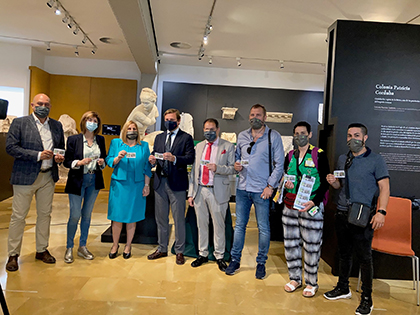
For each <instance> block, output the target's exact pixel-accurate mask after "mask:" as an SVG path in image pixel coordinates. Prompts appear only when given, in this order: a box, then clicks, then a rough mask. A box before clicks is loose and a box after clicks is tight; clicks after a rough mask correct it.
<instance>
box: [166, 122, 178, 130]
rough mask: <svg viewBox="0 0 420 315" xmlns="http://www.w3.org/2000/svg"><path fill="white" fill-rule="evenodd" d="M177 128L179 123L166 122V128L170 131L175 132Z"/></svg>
mask: <svg viewBox="0 0 420 315" xmlns="http://www.w3.org/2000/svg"><path fill="white" fill-rule="evenodd" d="M176 127H178V122H176V121H171V120H166V121H165V128H166V129H168V130H169V131H172V130H174V129H175V128H176Z"/></svg>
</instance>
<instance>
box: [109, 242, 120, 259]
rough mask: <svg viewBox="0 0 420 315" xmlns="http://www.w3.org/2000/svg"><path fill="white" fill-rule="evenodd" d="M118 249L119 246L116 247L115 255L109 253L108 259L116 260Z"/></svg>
mask: <svg viewBox="0 0 420 315" xmlns="http://www.w3.org/2000/svg"><path fill="white" fill-rule="evenodd" d="M119 249H120V245H118V247H117V251H116V252H115V253H111V252H109V255H108V256H109V259H114V258H117V256H118V250H119Z"/></svg>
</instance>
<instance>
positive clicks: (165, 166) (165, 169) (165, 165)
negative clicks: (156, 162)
mask: <svg viewBox="0 0 420 315" xmlns="http://www.w3.org/2000/svg"><path fill="white" fill-rule="evenodd" d="M173 134H174V133H173V132H172V131H171V132H170V133H169V136H168V140H166V143H165V152H169V151H171V137H172V135H173ZM163 175H164V176H168V175H169V161H168V160H165V161H163Z"/></svg>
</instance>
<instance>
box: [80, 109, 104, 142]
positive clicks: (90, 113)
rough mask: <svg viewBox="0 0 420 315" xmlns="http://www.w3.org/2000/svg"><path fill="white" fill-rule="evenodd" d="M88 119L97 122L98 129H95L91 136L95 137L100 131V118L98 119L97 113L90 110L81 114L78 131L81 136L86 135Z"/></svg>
mask: <svg viewBox="0 0 420 315" xmlns="http://www.w3.org/2000/svg"><path fill="white" fill-rule="evenodd" d="M90 118H96V119H97V120H98V128H96V129H95V131H94V132H93V134H94V135H95V136H96V135H98V134H99V132H100V131H101V118H100V117H99V114H98V113H97V112H94V111H91V110H90V111H87V112H86V113H84V114H83V116H82V119H81V120H80V130H81V131H82V133H83V134H85V133H86V130H87V128H86V122H87V121H88V119H90Z"/></svg>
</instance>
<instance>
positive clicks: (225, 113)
mask: <svg viewBox="0 0 420 315" xmlns="http://www.w3.org/2000/svg"><path fill="white" fill-rule="evenodd" d="M221 110H222V119H235V114H236V111H237V110H238V109H237V108H236V107H222V108H221Z"/></svg>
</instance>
